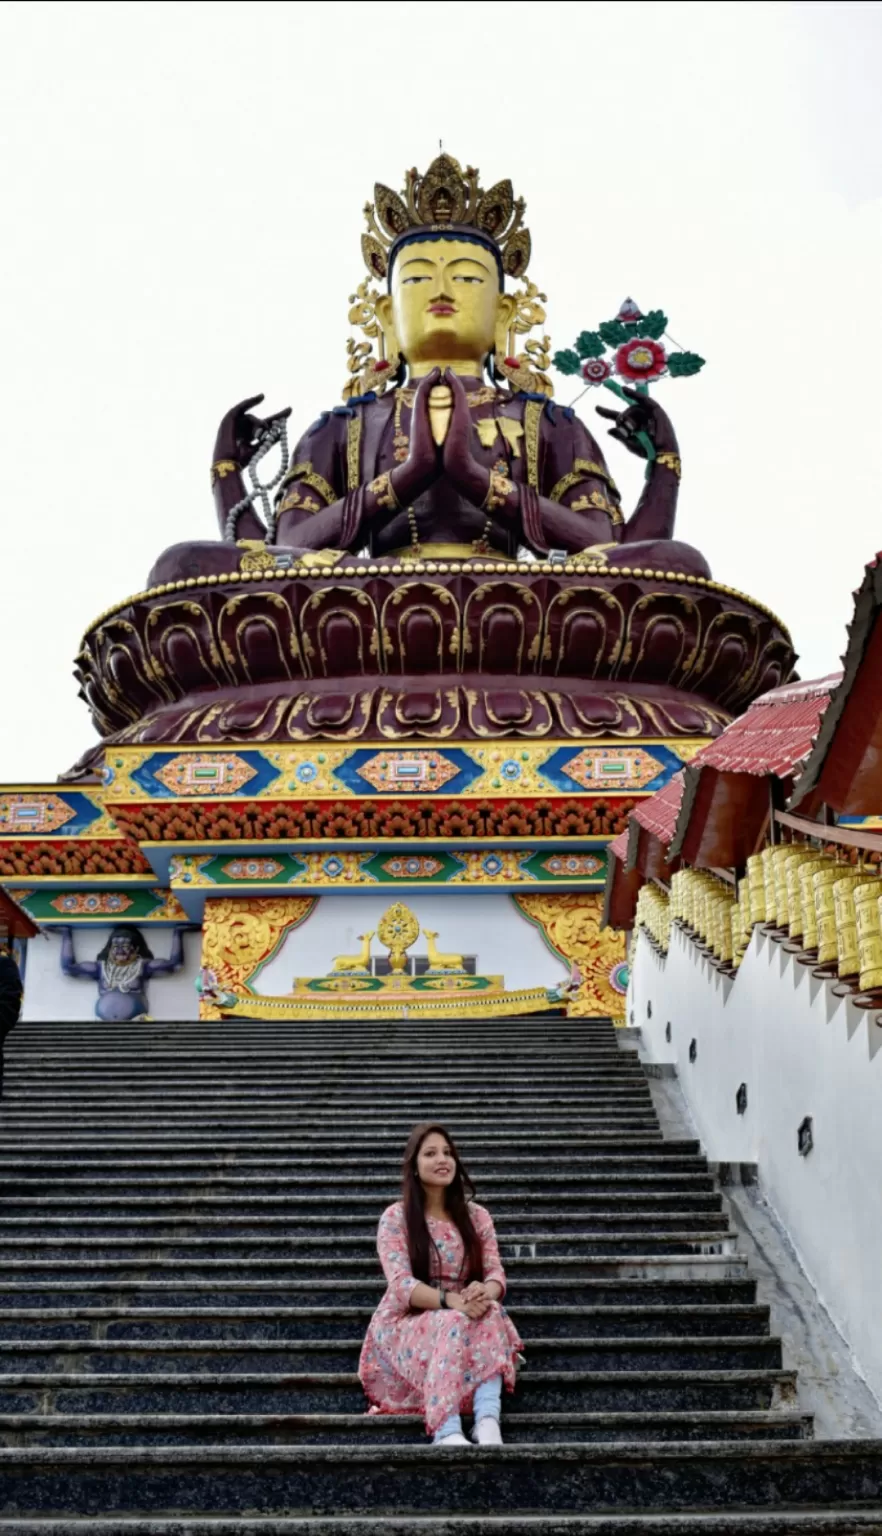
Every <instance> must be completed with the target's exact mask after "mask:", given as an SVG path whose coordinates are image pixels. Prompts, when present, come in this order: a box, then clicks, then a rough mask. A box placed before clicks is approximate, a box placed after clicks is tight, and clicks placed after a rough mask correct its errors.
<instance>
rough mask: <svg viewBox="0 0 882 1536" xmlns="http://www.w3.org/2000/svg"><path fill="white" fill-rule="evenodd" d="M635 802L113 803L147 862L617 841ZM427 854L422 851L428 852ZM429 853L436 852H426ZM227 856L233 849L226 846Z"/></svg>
mask: <svg viewBox="0 0 882 1536" xmlns="http://www.w3.org/2000/svg"><path fill="white" fill-rule="evenodd" d="M636 803H637V802H636V800H635V799H634V798H633V797H631V796H621V795H615V796H610V797H609V798H607V797H606V796H599V795H598V796H597V797H593V796H592V797H590V798H588V797H585V798H583V799H577V798H571V797H570V796H563V795H549V796H547V797H542V798H541V799H540V798H537V797H525V798H523V799H514V798H512V799H504V798H499V797H496V798H494V799H492V800H468V799H462V800H452V799H446V798H444V799H438V800H430V801H427V800H415V799H413V800H411V799H408V800H393V801H376V800H355V801H349V802H348V803H347V804H341V803H340V802H339V801H336V800H326V801H322V800H314V801H311V802H310V801H307V802H306V803H305V804H298V803H297V802H295V803H293V804H290V805H287V804H284V803H279V802H268V801H246V802H244V803H242V804H239V805H237V804H236V803H235V802H234V801H226V802H224V803H223V804H221V805H218V804H216V803H215V802H213V801H211V802H208V803H199V802H193V803H190V804H185V803H182V802H181V801H175V802H174V803H173V804H169V803H166V802H163V801H152V802H151V803H150V804H149V805H129V806H117V807H116V817H117V821H118V822H119V826H120V829H121V830H122V831H125V832H127V833H128V835H129V836H130V837H132V838H133V839H136V840H137V841H138V842H139V843H141V844H142V846H143V847H144V848H145V849H147V850H149V852H150V854H151V857H152V856H154V854H157V853H158V851H159V849H160V848H161V849H162V851H163V853H164V854H165V852H166V850H168V851H171V850H173V848H174V846H175V844H178V845H179V846H180V845H181V844H184V845H190V846H191V847H192V846H193V845H196V846H199V845H201V846H203V847H204V846H206V845H217V844H230V843H232V844H233V845H235V844H239V845H241V847H242V851H243V853H244V852H248V853H249V854H251V853H253V854H255V855H257V854H258V853H260V852H261V850H262V848H267V849H272V850H273V854H274V855H275V850H276V849H277V848H279V847H280V845H283V844H287V843H298V844H299V843H304V842H306V843H310V842H328V841H331V840H332V839H333V840H337V839H344V840H345V841H346V842H347V843H352V842H364V843H365V844H367V845H369V844H370V843H372V842H374V841H375V840H377V839H379V840H380V841H382V842H393V843H395V842H399V843H400V842H404V841H407V842H414V841H415V842H418V843H420V844H435V843H437V842H439V841H441V842H443V843H444V844H445V846H447V845H449V844H450V843H453V842H466V841H467V842H483V841H486V840H487V839H488V838H489V839H493V840H494V841H496V840H499V839H502V840H503V841H506V842H508V841H515V840H517V841H520V842H524V841H529V842H539V843H541V842H542V841H544V840H545V839H551V838H554V839H555V840H556V841H557V842H560V841H561V840H566V839H578V840H580V841H581V840H582V839H584V838H611V837H616V836H617V835H618V833H619V832H621V831H623V830H624V828H625V826H626V825H627V821H628V815H629V813H630V812H631V811H632V810H633V809H634V806H635V805H636ZM427 852H428V849H427ZM432 852H434V848H433V849H432ZM231 853H232V849H231Z"/></svg>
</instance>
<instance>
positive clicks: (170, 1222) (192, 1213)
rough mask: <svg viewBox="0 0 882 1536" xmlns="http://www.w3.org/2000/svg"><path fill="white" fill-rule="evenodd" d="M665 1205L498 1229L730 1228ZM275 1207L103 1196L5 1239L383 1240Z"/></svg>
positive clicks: (38, 1214)
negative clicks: (145, 1207)
mask: <svg viewBox="0 0 882 1536" xmlns="http://www.w3.org/2000/svg"><path fill="white" fill-rule="evenodd" d="M660 1204H661V1206H662V1209H661V1210H658V1208H657V1207H652V1206H649V1205H648V1204H640V1205H634V1206H632V1207H629V1206H627V1205H626V1204H625V1202H624V1200H622V1201H621V1202H617V1201H612V1200H608V1201H607V1202H606V1207H605V1208H604V1206H603V1205H602V1204H600V1203H598V1204H596V1205H595V1206H588V1205H572V1206H570V1205H563V1206H560V1207H558V1206H556V1205H555V1204H554V1203H553V1201H547V1202H540V1201H534V1202H533V1203H532V1204H530V1205H529V1207H528V1208H526V1209H524V1208H519V1207H518V1206H517V1205H512V1207H511V1208H510V1209H506V1208H505V1207H504V1206H503V1205H502V1204H501V1203H500V1202H497V1203H496V1231H497V1236H498V1237H499V1238H500V1240H501V1241H507V1240H508V1237H509V1233H510V1232H521V1231H523V1230H524V1228H537V1229H538V1228H541V1230H542V1231H543V1232H544V1233H546V1234H549V1233H554V1234H555V1235H556V1236H560V1235H561V1234H564V1235H566V1234H569V1233H570V1232H571V1231H573V1230H575V1231H577V1232H579V1231H584V1230H588V1231H589V1232H594V1231H598V1230H601V1231H605V1230H614V1231H630V1230H632V1229H635V1230H640V1229H642V1228H647V1227H649V1228H652V1229H653V1230H655V1231H656V1232H657V1233H664V1232H666V1231H668V1230H671V1229H677V1230H680V1229H682V1228H683V1227H684V1225H689V1224H691V1223H694V1222H695V1221H699V1223H700V1225H701V1227H702V1228H703V1229H706V1228H707V1226H708V1222H707V1221H706V1220H704V1219H703V1217H704V1216H706V1215H713V1216H714V1217H715V1218H716V1219H717V1226H718V1228H719V1229H720V1230H728V1228H727V1225H726V1222H725V1218H724V1217H723V1216H722V1213H721V1212H719V1211H718V1210H717V1211H714V1210H713V1207H708V1208H697V1209H692V1208H691V1207H689V1206H683V1207H681V1208H679V1209H677V1208H674V1209H673V1210H668V1209H665V1208H664V1204H665V1203H664V1202H663V1201H661V1202H660ZM611 1205H615V1209H614V1210H611V1209H610V1206H611ZM269 1211H270V1214H267V1208H266V1207H260V1208H255V1209H253V1210H251V1211H249V1209H248V1206H247V1203H246V1204H240V1205H239V1207H238V1209H236V1210H235V1211H233V1212H230V1211H228V1210H227V1209H226V1207H225V1205H224V1204H223V1202H220V1203H217V1202H212V1203H211V1204H210V1205H209V1207H208V1213H206V1212H205V1211H204V1210H203V1209H202V1202H200V1201H199V1200H198V1198H197V1199H194V1202H193V1203H192V1204H191V1205H184V1206H182V1205H180V1204H177V1203H170V1204H169V1205H167V1206H162V1207H160V1208H159V1213H158V1214H156V1213H151V1214H149V1215H146V1216H144V1215H142V1214H141V1213H140V1212H134V1213H131V1214H125V1213H120V1212H119V1211H114V1210H113V1209H110V1210H108V1209H105V1208H104V1206H103V1204H102V1202H101V1201H97V1200H96V1201H95V1202H94V1204H91V1205H90V1204H89V1203H88V1202H86V1201H84V1202H83V1205H82V1207H81V1208H80V1209H79V1210H78V1211H77V1212H76V1213H74V1214H61V1215H59V1214H57V1213H53V1212H51V1211H50V1213H49V1214H46V1212H45V1211H35V1212H34V1213H32V1214H31V1215H17V1216H5V1215H4V1216H0V1244H2V1245H4V1246H5V1245H6V1244H7V1243H8V1244H11V1245H12V1246H15V1245H16V1244H18V1243H20V1242H21V1241H22V1240H23V1239H24V1238H27V1237H34V1238H39V1239H40V1240H41V1241H44V1240H47V1239H50V1240H51V1239H59V1238H61V1239H72V1238H76V1239H78V1240H85V1241H88V1242H110V1243H113V1242H127V1241H129V1240H131V1239H132V1238H145V1239H149V1240H150V1241H151V1242H165V1241H169V1240H175V1239H177V1238H184V1237H202V1238H213V1237H222V1238H237V1239H240V1240H242V1239H248V1240H250V1239H252V1238H261V1237H268V1238H283V1237H291V1238H297V1237H304V1236H310V1235H316V1234H322V1233H325V1234H327V1233H331V1232H335V1231H340V1232H341V1233H342V1234H343V1235H344V1236H345V1237H347V1238H357V1237H362V1238H364V1239H365V1240H367V1241H368V1242H371V1241H372V1240H374V1239H375V1237H376V1230H377V1229H376V1224H375V1223H374V1222H373V1220H372V1219H371V1215H372V1213H368V1215H367V1216H366V1215H365V1214H364V1213H362V1214H352V1213H348V1214H341V1213H340V1211H339V1210H333V1211H330V1212H328V1211H327V1210H324V1209H323V1208H322V1206H321V1204H320V1203H317V1204H316V1206H315V1207H314V1208H312V1209H310V1210H308V1211H306V1212H304V1211H302V1210H301V1211H294V1212H292V1211H290V1210H288V1209H283V1210H282V1211H281V1212H278V1211H275V1210H274V1208H273V1207H272V1206H270V1207H269ZM681 1215H682V1216H683V1218H684V1220H682V1221H681V1220H680V1219H679V1218H680V1216H681Z"/></svg>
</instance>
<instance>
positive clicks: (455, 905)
mask: <svg viewBox="0 0 882 1536" xmlns="http://www.w3.org/2000/svg"><path fill="white" fill-rule="evenodd" d="M393 901H403V902H404V903H405V904H406V905H407V906H408V907H409V908H410V910H411V912H413V914H414V916H415V917H416V919H417V921H418V922H419V924H420V927H421V928H428V929H430V930H431V931H432V932H434V933H437V935H438V937H437V939H436V940H435V945H436V948H437V949H438V950H439V951H440V952H442V953H445V954H459V955H475V956H476V957H477V962H478V964H477V969H478V971H479V972H480V974H481V975H484V976H504V978H505V985H506V987H507V988H509V989H510V990H514V989H516V988H519V987H552V986H555V985H556V983H557V982H559V981H561V980H563V979H564V978H565V977H566V975H567V974H568V967H567V966H565V965H564V963H563V961H562V960H560V959H559V958H558V956H557V955H555V954H553V953H552V951H551V950H550V949H549V948H548V946H547V945H546V943H545V940H544V939H543V937H542V934H541V933H540V932H539V930H538V929H537V928H535V927H533V925H532V924H531V923H529V922H528V921H527V919H526V918H525V917H524V915H523V913H522V912H521V911H520V910H519V909H518V908H517V907H516V906H515V903H514V902H513V901H512V899H511V896H510V895H509V894H508V892H507V891H480V892H471V891H463V892H461V893H460V892H452V891H451V892H446V891H445V892H443V893H441V892H439V893H438V894H437V895H435V894H434V893H432V892H414V893H412V894H410V895H408V893H407V892H406V891H403V892H394V893H393V892H392V891H389V890H388V889H387V890H385V891H383V892H381V893H378V894H377V895H373V894H371V895H369V896H368V895H364V896H363V895H360V894H359V895H356V894H355V893H353V895H351V896H343V895H340V896H337V895H333V896H322V897H320V899H319V902H318V904H317V906H316V907H315V909H314V910H313V911H312V912H311V913H310V915H309V917H308V918H307V919H306V921H305V922H304V923H301V925H300V927H299V928H295V929H294V931H293V932H292V933H289V934H288V936H287V938H286V939H285V941H284V943H283V944H282V945H281V947H280V949H279V950H278V952H277V953H276V954H275V955H274V957H273V959H272V960H271V961H270V962H269V964H268V965H266V966H264V968H263V970H262V971H261V972H260V974H259V976H258V978H257V980H256V981H255V983H254V990H255V991H256V992H259V993H260V994H261V995H262V996H264V997H283V996H284V995H285V993H286V992H289V991H290V990H291V985H292V982H293V981H294V978H295V976H326V975H327V974H328V973H329V972H330V971H331V969H332V967H333V963H334V958H335V956H336V955H354V954H358V953H359V951H360V949H361V945H360V943H359V938H358V936H359V934H362V933H367V932H369V931H370V930H371V929H373V930H374V932H376V930H377V928H378V927H379V924H380V920H381V918H382V916H383V913H384V912H387V911H388V909H389V907H390V906H391V904H392V902H393ZM371 953H372V954H373V955H375V956H376V957H377V958H378V959H379V958H382V957H383V956H387V955H388V953H389V951H388V949H386V948H385V946H384V945H382V944H381V943H380V941H379V939H377V938H374V939H373V940H372V941H371ZM409 953H410V954H412V955H425V954H427V953H428V946H427V944H426V940H425V939H424V938H423V936H422V934H420V936H419V938H418V939H417V941H416V943H415V944H413V945H412V946H411V948H410V950H409Z"/></svg>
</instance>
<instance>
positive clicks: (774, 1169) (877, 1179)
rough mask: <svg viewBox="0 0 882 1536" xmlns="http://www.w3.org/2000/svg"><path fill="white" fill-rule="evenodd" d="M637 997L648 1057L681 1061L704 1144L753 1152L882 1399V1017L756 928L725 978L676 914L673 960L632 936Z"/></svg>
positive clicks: (632, 998)
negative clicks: (807, 1135) (741, 1107)
mask: <svg viewBox="0 0 882 1536" xmlns="http://www.w3.org/2000/svg"><path fill="white" fill-rule="evenodd" d="M649 1007H651V1010H652V1017H651V1018H650V1017H649V1016H648V1009H649ZM632 1010H633V1015H634V1019H633V1022H634V1023H635V1024H637V1025H639V1026H640V1028H641V1030H642V1031H643V1041H644V1054H645V1055H646V1057H647V1058H648V1059H649V1060H651V1061H673V1062H676V1063H677V1067H678V1074H679V1079H680V1083H681V1085H682V1088H683V1092H684V1094H685V1097H686V1100H687V1102H688V1104H689V1108H690V1110H691V1112H692V1115H693V1118H694V1120H695V1123H696V1126H697V1127H698V1130H699V1133H700V1135H701V1138H702V1141H703V1143H704V1146H705V1150H706V1151H707V1155H708V1157H710V1158H712V1159H714V1160H717V1159H718V1160H721V1161H728V1162H756V1163H758V1165H759V1176H760V1180H761V1183H762V1187H763V1192H764V1194H765V1195H766V1196H767V1198H768V1200H769V1201H770V1203H771V1204H772V1205H773V1206H774V1208H775V1209H776V1211H777V1212H778V1215H779V1216H780V1218H781V1220H782V1222H783V1223H784V1226H785V1227H786V1229H787V1231H788V1233H789V1235H790V1238H791V1241H792V1242H793V1245H794V1247H795V1248H796V1250H797V1252H798V1254H799V1256H800V1259H801V1261H802V1264H803V1266H804V1268H805V1270H806V1273H807V1274H808V1276H809V1278H810V1279H811V1280H812V1282H813V1284H814V1285H815V1287H816V1289H817V1291H818V1293H819V1295H820V1297H821V1299H822V1301H823V1303H824V1305H825V1306H826V1308H827V1310H828V1311H829V1313H830V1315H831V1316H832V1317H833V1319H834V1321H835V1322H836V1324H837V1326H838V1327H839V1329H840V1330H841V1332H842V1333H843V1335H844V1337H845V1338H846V1340H847V1341H848V1343H849V1345H850V1346H851V1349H852V1350H853V1352H854V1355H855V1359H856V1361H857V1364H858V1366H859V1368H860V1370H861V1371H862V1373H863V1374H864V1375H865V1377H866V1379H867V1381H868V1383H869V1385H870V1387H871V1388H872V1390H873V1392H874V1393H875V1394H876V1396H877V1397H878V1398H880V1400H882V1028H880V1027H879V1026H878V1025H877V1024H876V1023H875V1022H874V1020H875V1017H876V1015H875V1013H874V1012H873V1011H869V1012H866V1011H863V1010H861V1009H859V1008H855V1007H854V1005H853V1003H851V1002H850V1001H849V1000H848V999H840V998H836V997H834V996H833V994H832V989H831V983H829V982H824V981H818V980H816V979H815V978H814V977H813V976H812V974H811V971H810V969H809V968H808V967H806V966H801V965H799V964H798V963H797V961H796V959H795V957H794V956H793V955H788V954H785V953H784V950H783V949H782V947H781V945H780V944H776V943H775V942H774V941H773V940H772V939H770V938H769V937H768V936H767V935H764V934H761V933H760V932H759V931H758V930H757V929H754V933H753V938H752V940H751V944H750V948H749V949H748V951H747V954H746V956H745V958H744V961H743V962H742V965H741V967H740V969H739V971H738V975H737V977H736V978H735V979H734V980H733V981H729V980H725V979H724V978H722V977H721V976H720V975H719V973H718V971H717V970H716V969H715V968H714V967H713V966H712V965H711V964H710V963H709V961H708V960H707V959H706V958H705V957H704V956H703V955H701V954H700V953H699V951H698V949H697V948H696V946H695V945H694V944H693V943H692V942H691V940H689V939H688V938H687V937H686V935H685V934H684V933H682V932H681V931H680V930H679V929H677V928H676V927H675V928H674V929H673V930H672V935H671V947H670V950H669V952H668V955H667V957H666V958H665V959H662V958H661V957H660V956H658V955H657V954H656V953H655V951H654V950H653V949H652V948H651V946H650V945H649V944H648V943H647V942H646V940H645V939H643V938H642V937H639V936H638V937H637V938H636V939H635V941H634V945H633V953H632V963H631V985H630V990H629V994H628V1018H629V1022H630V1016H631V1011H632ZM668 1021H670V1024H671V1037H672V1038H671V1043H670V1044H668V1043H667V1041H666V1039H665V1026H666V1024H667V1023H668ZM693 1039H694V1040H695V1041H696V1043H697V1047H698V1054H697V1058H696V1061H695V1062H694V1063H691V1062H690V1060H689V1043H690V1041H691V1040H693ZM741 1083H746V1084H747V1091H748V1107H747V1112H746V1114H744V1115H743V1116H739V1115H738V1113H737V1112H736V1107H735V1095H736V1092H737V1090H738V1087H739V1084H741ZM806 1115H810V1116H811V1117H812V1120H813V1129H814V1149H813V1150H812V1151H811V1152H810V1153H809V1155H808V1156H807V1157H800V1156H799V1153H798V1151H797V1128H798V1126H799V1125H800V1123H801V1122H802V1120H803V1119H804V1117H805V1116H806Z"/></svg>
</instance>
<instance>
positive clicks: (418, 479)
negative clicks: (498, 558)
mask: <svg viewBox="0 0 882 1536" xmlns="http://www.w3.org/2000/svg"><path fill="white" fill-rule="evenodd" d="M437 384H447V385H448V387H449V388H450V390H451V392H452V394H453V409H452V411H451V415H450V424H449V426H448V428H447V434H446V436H445V438H444V442H443V443H442V444H441V445H440V446H439V445H438V444H437V443H436V442H435V440H434V438H433V436H432V427H431V422H430V419H429V395H430V394H431V392H432V390H433V389H434V388H435V386H436V385H437ZM471 434H472V415H471V411H470V410H469V397H468V392H467V390H466V388H465V385H464V384H463V382H462V380H461V379H460V378H459V376H458V375H457V374H456V373H454V372H453V369H452V368H447V369H445V371H444V373H443V374H442V372H441V369H440V368H433V369H432V371H431V373H427V374H426V376H425V378H424V379H421V381H420V383H419V385H418V387H417V392H416V396H415V398H414V402H413V416H412V418H411V423H410V451H409V453H408V456H407V459H406V460H405V462H404V463H403V464H402V465H401V466H400V467H399V468H398V469H395V470H393V471H392V488H393V490H394V491H395V495H396V496H397V497H398V500H399V501H400V502H401V504H402V506H410V505H411V504H412V503H413V502H414V501H415V500H416V498H417V497H418V496H421V495H422V493H423V492H424V491H427V490H428V489H429V487H430V486H431V485H433V484H434V483H435V481H436V480H440V479H441V477H442V475H444V476H446V477H447V479H448V480H449V481H450V482H451V484H452V485H454V486H455V487H456V489H457V490H458V491H459V492H460V494H461V495H462V496H464V497H465V498H466V500H467V501H470V502H472V503H473V505H474V506H477V507H480V506H482V505H483V503H484V501H485V499H486V497H487V492H488V491H489V489H490V471H489V470H488V469H485V467H484V465H483V464H480V463H479V462H478V460H477V459H476V458H475V456H474V454H473V452H472V446H471V445H472V435H471Z"/></svg>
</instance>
